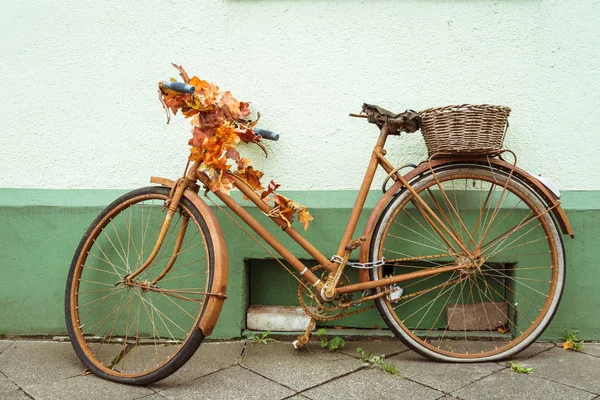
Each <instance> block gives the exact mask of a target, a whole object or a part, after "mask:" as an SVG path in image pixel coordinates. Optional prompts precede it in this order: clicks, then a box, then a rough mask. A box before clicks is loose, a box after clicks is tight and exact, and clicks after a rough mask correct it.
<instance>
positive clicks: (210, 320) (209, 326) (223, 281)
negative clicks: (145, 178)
mask: <svg viewBox="0 0 600 400" xmlns="http://www.w3.org/2000/svg"><path fill="white" fill-rule="evenodd" d="M150 182H152V183H158V184H161V185H163V186H167V187H173V186H174V185H175V182H174V181H172V180H170V179H166V178H159V177H154V176H153V177H152V178H151V179H150ZM183 195H184V196H185V197H186V198H187V199H188V200H189V201H191V202H192V204H193V205H194V206H195V207H196V208H197V209H198V211H200V214H201V215H202V217H203V218H204V220H205V221H206V225H207V226H208V232H209V233H210V237H211V239H212V243H213V248H214V257H215V271H214V276H213V282H212V286H211V287H210V289H209V291H210V293H215V294H217V295H214V296H209V297H208V302H207V304H206V306H205V307H206V308H205V311H204V314H203V315H202V319H200V322H199V324H198V325H199V328H200V330H201V331H202V334H203V335H204V336H208V335H210V334H211V333H212V331H213V329H214V327H215V324H216V323H217V320H218V319H219V314H221V309H222V308H223V303H224V302H225V298H226V294H227V276H228V273H229V262H228V258H227V245H226V244H225V238H224V237H223V231H222V230H221V225H220V224H219V222H218V221H217V218H216V217H215V214H214V213H213V212H212V210H211V209H210V207H209V206H208V205H207V204H206V203H205V202H204V200H202V199H201V198H200V196H198V194H197V193H196V192H194V191H192V190H189V189H186V191H185V192H183Z"/></svg>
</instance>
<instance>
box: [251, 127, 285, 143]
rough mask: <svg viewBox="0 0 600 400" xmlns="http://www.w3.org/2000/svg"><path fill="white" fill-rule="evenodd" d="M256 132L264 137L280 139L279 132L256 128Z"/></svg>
mask: <svg viewBox="0 0 600 400" xmlns="http://www.w3.org/2000/svg"><path fill="white" fill-rule="evenodd" d="M254 133H256V134H257V135H260V136H261V137H262V138H263V139H268V140H279V133H275V132H271V131H268V130H266V129H258V128H254Z"/></svg>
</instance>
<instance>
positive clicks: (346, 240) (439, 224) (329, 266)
mask: <svg viewBox="0 0 600 400" xmlns="http://www.w3.org/2000/svg"><path fill="white" fill-rule="evenodd" d="M388 135H389V132H388V129H387V126H386V125H385V124H384V125H383V127H382V129H381V131H380V134H379V137H378V140H377V143H376V145H375V147H374V149H373V151H372V153H371V158H370V161H369V164H368V167H367V170H366V172H365V175H364V177H363V181H362V184H361V187H360V190H359V193H358V196H357V198H356V201H355V203H354V206H353V208H352V211H351V214H350V218H349V220H348V223H347V225H346V229H345V231H344V234H343V236H342V238H341V241H340V245H339V247H338V250H337V252H336V254H335V256H334V257H332V259H331V260H330V259H328V258H327V257H326V256H324V255H323V254H322V253H321V252H320V251H319V250H318V249H317V248H315V247H314V246H313V245H312V244H311V243H310V242H309V241H308V240H307V239H305V238H304V237H303V236H302V235H301V234H300V233H299V232H298V231H297V230H296V229H294V228H293V227H292V226H289V224H288V222H287V221H286V220H285V219H283V218H281V217H280V216H278V215H277V213H273V210H272V209H271V208H270V207H269V206H268V205H267V204H266V203H265V202H264V201H263V199H261V198H260V196H259V195H258V194H257V193H256V192H255V191H254V190H253V189H252V188H251V187H250V186H249V185H248V184H247V183H246V182H245V181H244V180H243V179H242V178H240V177H238V176H236V175H234V174H231V175H230V176H231V177H232V178H233V185H234V186H235V187H236V188H237V189H239V190H240V191H241V192H242V193H243V194H244V195H245V196H246V197H247V198H248V199H249V200H250V201H252V203H254V204H255V205H256V207H258V209H259V210H261V211H262V212H263V213H265V214H266V215H267V216H268V217H269V218H270V219H271V220H273V222H275V223H276V224H277V225H278V226H279V227H281V229H282V230H283V231H284V232H285V233H286V234H287V235H288V236H290V237H291V238H292V239H293V240H294V241H295V242H296V243H298V244H299V245H300V246H301V247H302V248H303V249H304V250H305V251H306V252H307V253H308V254H310V255H311V256H312V257H313V258H314V259H315V260H316V261H317V263H318V264H320V265H321V266H322V267H323V268H324V269H325V270H326V271H328V272H329V273H330V274H329V276H330V277H331V280H328V281H329V282H328V283H329V285H326V282H322V281H321V279H320V278H318V277H317V276H316V275H315V274H314V273H313V272H312V271H311V270H309V268H308V267H307V266H306V265H305V264H304V263H302V261H300V260H299V259H298V258H297V257H296V256H294V255H293V254H292V253H291V252H290V251H289V250H288V249H287V248H286V247H285V246H284V245H283V244H281V243H280V242H279V241H278V240H277V239H276V238H275V237H274V236H273V235H272V234H271V233H270V232H269V231H267V229H265V228H264V226H263V225H262V224H261V223H260V222H258V221H257V220H256V219H255V218H254V217H252V216H251V215H250V213H249V212H248V211H246V210H245V209H244V208H243V207H242V206H241V205H240V204H238V203H237V202H236V201H235V200H234V199H233V198H232V197H231V196H229V195H228V194H226V193H224V192H221V191H215V192H214V194H215V195H216V196H217V197H218V198H219V199H220V200H221V201H222V202H223V203H224V204H225V205H226V206H227V207H228V208H229V209H230V210H232V211H233V212H234V213H235V214H236V215H237V216H238V217H240V218H241V219H242V220H243V221H244V222H245V223H246V224H247V225H248V226H249V227H250V228H251V229H252V230H253V231H254V232H256V233H257V234H258V235H259V236H260V237H261V238H262V239H263V240H264V241H265V242H266V243H267V244H269V246H270V247H271V248H273V249H274V250H275V251H276V252H277V253H279V254H280V255H281V256H282V257H283V259H285V260H286V261H287V262H288V263H289V264H290V265H291V266H292V267H293V268H294V269H295V270H296V271H297V272H298V273H299V274H300V275H301V276H303V277H304V278H305V279H306V280H307V281H308V282H309V283H310V284H312V285H313V287H316V289H317V290H318V291H319V292H320V293H321V295H322V296H323V297H324V298H325V299H332V298H334V297H335V296H337V295H339V294H343V293H351V292H358V291H365V290H368V289H374V288H377V287H386V286H389V285H393V284H395V283H398V282H402V281H407V280H412V279H416V278H422V277H427V276H431V275H437V274H441V273H444V272H450V271H455V270H460V269H463V268H466V267H468V266H467V265H466V264H464V265H463V263H462V262H456V263H455V264H454V265H447V266H440V267H436V268H431V269H428V270H423V271H418V272H412V273H406V274H401V275H395V276H391V277H389V278H384V279H380V280H377V281H371V280H368V279H367V278H366V276H365V275H366V274H364V272H363V271H361V272H362V273H361V276H360V282H359V283H356V284H350V285H347V286H342V287H339V288H336V287H335V286H336V284H337V281H338V279H339V277H340V276H341V273H342V272H343V269H344V268H345V266H346V262H347V261H348V259H349V257H350V253H351V252H352V250H354V249H355V248H357V247H359V246H360V244H361V243H362V242H363V241H364V238H362V240H358V242H357V241H354V242H355V243H354V245H352V242H353V241H352V236H353V235H354V232H355V230H356V226H357V224H358V219H359V217H360V215H361V213H362V211H363V208H364V204H365V201H366V198H367V196H368V193H369V189H370V187H371V184H372V182H373V178H374V176H375V172H376V170H377V168H378V167H381V168H383V170H384V171H386V172H387V173H388V174H389V175H390V176H391V178H392V179H393V180H394V181H395V184H394V186H392V188H391V190H390V191H389V192H388V194H387V196H384V199H385V200H386V201H384V202H387V200H389V198H390V196H391V195H392V194H393V193H395V192H397V190H399V189H400V188H402V187H404V188H406V190H408V191H410V192H411V193H412V194H413V196H414V204H415V207H416V208H417V209H418V211H419V212H420V213H421V214H422V215H423V216H424V217H425V219H426V221H427V222H428V223H429V225H430V226H431V227H432V228H433V229H434V230H435V232H436V233H437V234H438V235H439V236H440V238H441V239H442V240H443V241H444V242H445V243H446V244H447V245H448V247H449V249H451V250H452V251H453V252H454V253H456V254H458V252H459V251H458V250H460V251H461V252H462V254H464V255H466V256H467V257H463V258H470V257H476V255H475V254H471V252H470V251H469V250H468V249H467V248H466V246H465V245H464V244H463V243H462V241H461V240H459V239H458V238H457V237H456V235H455V234H454V233H453V231H452V229H450V228H448V227H447V225H446V224H445V223H444V222H443V221H442V220H441V219H440V218H439V217H438V216H437V215H436V213H435V212H434V211H433V210H431V208H430V207H429V206H428V205H427V204H426V202H425V201H424V200H423V199H422V198H421V197H420V196H419V195H418V193H417V192H416V191H415V190H414V189H413V187H412V186H411V185H410V183H409V181H410V180H411V179H412V178H413V177H415V176H418V174H415V173H408V174H407V175H406V176H402V175H401V174H400V173H399V172H398V171H397V170H395V168H394V166H393V165H392V164H391V163H390V162H389V161H388V160H387V159H386V158H385V154H386V150H385V149H384V146H385V143H386V140H387V137H388ZM461 159H462V160H463V161H464V160H469V161H471V159H470V158H469V157H463V158H461ZM456 160H457V159H454V160H453V161H454V162H456ZM459 161H460V159H459ZM489 162H490V159H489V157H488V163H489ZM444 163H448V160H447V159H446V160H437V161H436V162H435V163H434V164H432V163H431V160H430V162H429V165H428V167H427V168H432V165H435V166H439V165H444ZM499 163H500V164H501V165H500V166H502V167H504V168H507V166H508V167H509V168H510V170H511V171H513V170H515V169H516V167H515V166H514V165H513V166H510V164H508V163H506V162H503V161H502V162H499V161H494V164H499ZM502 163H503V164H506V165H503V164H502ZM425 168H426V167H425V166H423V165H421V166H420V167H419V168H417V169H416V171H419V173H422V172H424V170H425ZM196 170H197V169H196V168H195V167H194V166H192V167H191V168H189V169H188V168H186V177H185V178H181V179H179V180H178V181H177V182H173V181H170V180H167V179H164V178H152V182H154V183H161V184H164V185H166V186H170V187H171V188H172V195H171V201H170V202H169V204H168V208H169V211H168V214H167V217H166V218H165V222H164V225H163V227H162V231H164V232H166V230H167V229H168V227H169V224H170V220H171V217H172V215H173V213H174V212H175V210H176V209H177V205H178V203H179V200H180V199H181V197H182V194H183V192H184V191H185V190H186V189H192V196H196V197H197V198H198V200H200V199H199V196H198V194H197V193H198V191H199V187H198V186H197V185H196V182H197V181H198V180H199V181H200V182H202V183H203V184H204V185H205V186H206V187H208V184H209V183H210V180H209V178H208V177H207V176H206V175H205V174H203V173H197V172H196ZM516 172H517V174H518V176H519V177H521V179H523V177H524V178H525V179H526V180H527V181H528V183H529V184H530V185H531V186H536V189H538V192H544V191H545V192H547V190H546V189H544V188H543V187H542V186H541V185H539V184H537V185H536V183H535V182H534V179H531V176H529V175H528V174H527V173H526V172H525V171H523V170H520V169H516ZM544 197H545V200H546V202H547V204H549V205H550V208H549V210H550V211H553V212H555V214H556V216H557V217H558V220H559V222H560V223H561V226H562V227H563V231H565V233H569V234H572V231H571V229H570V225H569V224H568V220H566V216H564V213H563V212H562V209H561V208H560V206H559V204H560V203H558V202H556V201H552V198H551V196H544ZM384 199H382V200H384ZM384 202H380V203H384ZM373 224H374V221H373V218H371V220H370V221H369V222H368V225H367V226H372V225H373ZM185 226H186V224H184V225H183V226H182V230H183V231H182V232H181V235H180V236H181V237H182V238H183V233H185ZM162 237H163V235H162V234H161V235H159V239H158V240H157V243H156V245H155V249H154V252H153V253H152V254H151V255H150V257H149V258H148V260H146V262H145V263H144V264H143V265H142V266H141V267H140V268H139V269H138V270H137V271H135V272H134V273H132V274H130V275H129V276H128V277H127V278H126V280H128V281H129V282H131V279H133V278H134V277H135V276H137V275H138V274H139V273H141V272H142V271H143V270H144V269H145V268H146V266H147V265H149V264H150V263H151V262H152V260H153V259H154V256H155V254H156V252H158V249H159V248H160V246H161V244H162V243H161V242H162ZM365 247H366V246H362V247H361V257H360V258H361V260H362V261H363V262H364V261H366V260H365V250H364V249H365ZM176 249H177V246H176V248H175V251H174V253H173V257H176ZM171 264H172V263H171V262H169V263H168V265H167V266H166V267H165V269H164V271H163V273H161V274H160V275H159V276H158V277H157V278H155V279H154V281H153V282H152V284H155V283H156V282H158V281H160V279H161V278H162V276H164V274H166V273H167V272H168V270H169V268H170V265H171ZM324 289H325V290H324ZM387 293H388V291H381V292H380V293H378V294H376V295H375V296H369V299H371V298H373V297H379V296H383V295H385V294H387ZM213 294H215V293H213ZM365 299H366V298H365Z"/></svg>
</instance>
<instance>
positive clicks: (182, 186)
mask: <svg viewBox="0 0 600 400" xmlns="http://www.w3.org/2000/svg"><path fill="white" fill-rule="evenodd" d="M190 180H191V179H189V177H188V178H182V179H179V180H177V182H176V184H175V186H174V187H173V188H172V190H171V196H170V197H169V199H167V200H166V202H165V207H168V210H167V215H166V216H165V220H164V221H163V224H162V227H161V229H160V233H159V235H158V238H157V240H156V244H155V245H154V249H153V250H152V252H151V253H150V255H149V256H148V258H147V259H146V261H144V263H143V264H142V266H141V267H139V268H138V269H137V270H136V271H134V272H133V273H131V274H129V275H126V276H125V277H124V278H123V283H124V284H125V285H128V286H144V287H146V286H147V287H149V288H150V287H153V286H155V285H156V283H158V282H159V281H160V280H161V279H162V278H163V277H164V276H165V275H166V274H167V273H168V272H169V271H170V270H171V268H172V267H173V264H175V261H176V260H177V255H178V254H179V250H180V249H181V245H182V243H183V238H184V236H185V232H186V230H187V226H188V223H189V220H190V217H189V216H188V215H184V216H183V219H182V223H181V227H180V228H179V233H178V234H177V239H176V243H175V245H174V248H173V252H172V254H171V257H170V259H169V262H168V263H167V265H166V266H165V268H164V269H163V270H162V272H161V273H160V274H159V275H158V276H157V277H156V278H154V279H153V280H152V281H151V282H143V283H142V284H140V283H137V284H136V283H134V281H133V280H134V278H135V277H137V276H138V275H140V274H141V273H142V272H144V271H145V270H146V269H147V268H148V267H149V266H150V264H152V262H153V261H154V259H155V258H156V256H157V254H158V252H159V250H160V248H161V246H162V244H163V242H164V240H165V236H166V235H167V232H168V231H169V228H170V226H171V221H172V220H173V216H174V215H175V212H176V211H177V207H179V202H180V201H181V197H182V196H183V192H184V191H185V190H186V189H187V188H188V186H189V183H190ZM194 181H195V180H194Z"/></svg>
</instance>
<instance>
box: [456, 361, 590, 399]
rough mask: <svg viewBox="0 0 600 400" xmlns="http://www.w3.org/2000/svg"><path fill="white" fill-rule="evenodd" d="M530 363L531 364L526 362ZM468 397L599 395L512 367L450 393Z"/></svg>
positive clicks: (580, 396) (587, 396)
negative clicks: (518, 370)
mask: <svg viewBox="0 0 600 400" xmlns="http://www.w3.org/2000/svg"><path fill="white" fill-rule="evenodd" d="M525 365H526V366H530V365H529V364H525ZM450 394H451V395H456V396H458V397H460V398H462V399H465V400H480V399H486V400H506V399H528V400H537V399H540V400H564V399H569V400H580V399H581V400H583V399H592V398H594V397H595V396H596V395H594V394H591V393H588V392H584V391H583V390H579V389H575V388H572V387H569V386H565V385H562V384H560V383H556V382H552V381H549V380H547V379H543V378H540V377H538V376H537V372H536V370H535V369H534V373H533V374H531V375H527V374H519V373H516V372H513V371H511V370H509V369H505V370H504V371H500V372H498V373H495V374H492V375H490V376H488V377H485V378H483V379H482V380H480V381H477V382H475V383H473V384H471V385H469V386H467V387H465V388H462V389H460V390H458V391H456V392H452V393H450Z"/></svg>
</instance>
